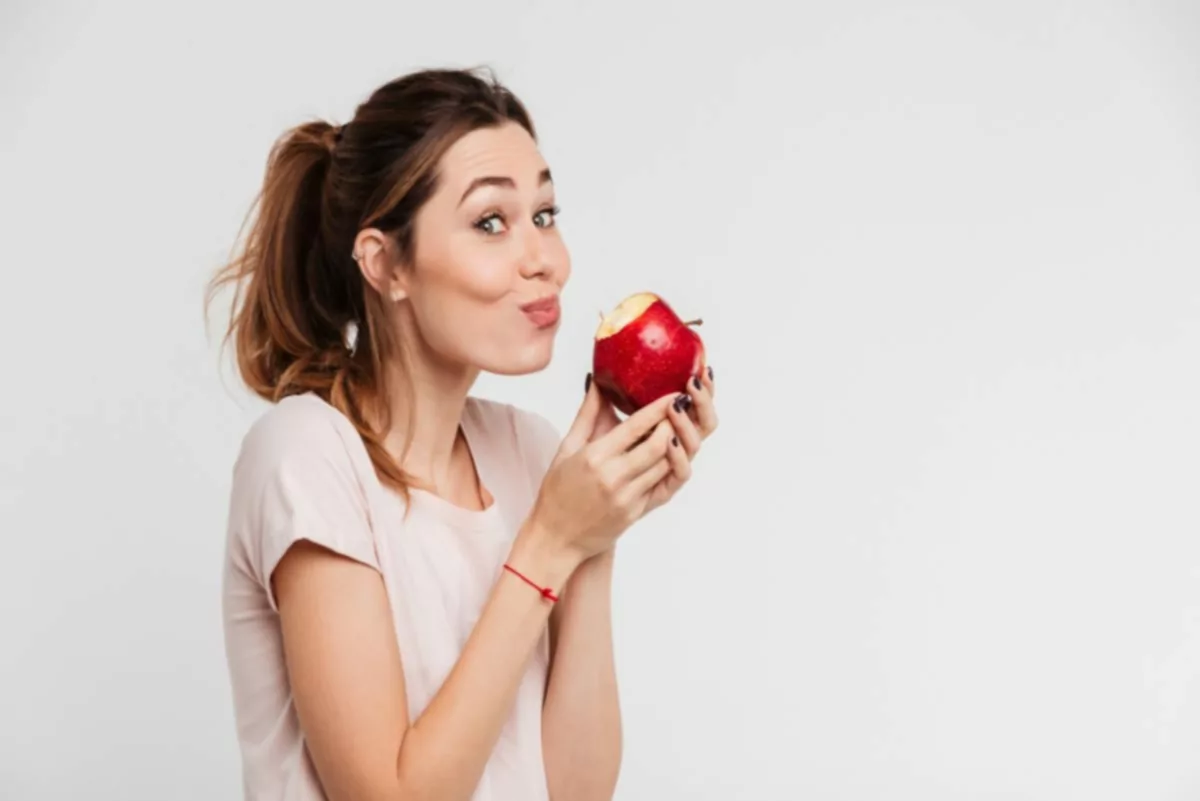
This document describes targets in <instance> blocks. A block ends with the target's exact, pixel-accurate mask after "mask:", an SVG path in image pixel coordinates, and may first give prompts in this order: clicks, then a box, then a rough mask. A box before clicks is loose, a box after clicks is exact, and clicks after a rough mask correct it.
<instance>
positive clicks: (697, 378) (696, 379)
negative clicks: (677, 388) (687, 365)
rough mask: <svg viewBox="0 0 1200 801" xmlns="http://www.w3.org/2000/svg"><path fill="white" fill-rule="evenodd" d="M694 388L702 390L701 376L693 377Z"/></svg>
mask: <svg viewBox="0 0 1200 801" xmlns="http://www.w3.org/2000/svg"><path fill="white" fill-rule="evenodd" d="M692 386H693V387H695V388H696V389H700V376H698V375H694V376H692Z"/></svg>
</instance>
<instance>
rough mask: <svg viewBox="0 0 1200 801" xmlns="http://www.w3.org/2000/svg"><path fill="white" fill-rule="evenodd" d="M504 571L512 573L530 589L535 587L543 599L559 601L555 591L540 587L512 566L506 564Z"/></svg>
mask: <svg viewBox="0 0 1200 801" xmlns="http://www.w3.org/2000/svg"><path fill="white" fill-rule="evenodd" d="M504 569H505V570H507V571H508V572H509V573H512V574H513V575H514V576H516V577H517V578H519V579H521V581H524V582H525V583H526V584H528V585H529V586H530V587H533V588H534V589H535V590H537V591H538V592H539V593H541V595H542V597H543V598H546V599H548V600H551V601H557V600H558V596H557V595H555V594H554V590H552V589H550V588H549V587H539V586H538V585H537V584H535V583H534V582H532V581H530V580H529V579H528V578H526V577H525V576H523V575H521V574H520V573H519V572H517V569H516V568H514V567H513V566H512V565H509V564H505V565H504Z"/></svg>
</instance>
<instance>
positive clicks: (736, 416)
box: [0, 0, 1200, 801]
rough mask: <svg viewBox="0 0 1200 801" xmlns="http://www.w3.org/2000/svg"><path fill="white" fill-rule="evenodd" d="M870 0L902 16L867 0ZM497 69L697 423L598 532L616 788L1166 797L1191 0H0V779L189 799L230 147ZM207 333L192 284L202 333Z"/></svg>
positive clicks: (550, 401)
mask: <svg viewBox="0 0 1200 801" xmlns="http://www.w3.org/2000/svg"><path fill="white" fill-rule="evenodd" d="M902 5H903V7H902ZM477 64H481V65H490V66H492V67H494V68H495V69H496V71H497V73H498V74H499V76H500V77H501V79H502V80H504V81H506V82H507V83H509V84H510V85H511V86H512V87H513V88H514V89H515V90H516V91H517V93H518V94H519V95H520V96H521V97H522V98H523V99H524V100H525V101H526V102H527V103H528V104H529V106H530V107H531V109H532V112H533V114H534V117H535V121H536V124H537V125H538V127H539V132H540V134H541V136H542V140H543V146H544V152H545V154H546V156H547V159H548V160H549V162H550V164H551V166H552V168H553V170H554V173H555V176H556V179H557V185H558V192H559V199H560V201H561V204H562V206H563V216H562V218H561V224H562V226H563V229H564V234H565V236H566V237H567V241H568V244H569V245H570V247H571V248H572V253H573V256H574V262H575V276H574V278H573V280H572V283H571V284H570V285H569V287H568V292H567V295H566V313H567V316H566V319H565V324H564V327H563V331H562V335H561V339H560V341H559V346H558V351H557V355H556V358H555V361H554V363H553V365H552V366H551V368H550V369H549V370H548V371H546V372H545V373H543V374H539V375H537V376H533V377H527V378H523V379H519V380H514V379H505V380H497V379H494V378H489V379H486V380H483V381H481V383H480V384H479V385H478V387H477V391H478V393H479V394H482V395H486V396H491V397H496V398H499V399H502V400H508V401H512V402H516V403H519V404H522V405H525V406H528V407H531V408H535V409H537V410H539V411H541V412H543V413H544V414H546V415H547V416H549V417H550V418H551V419H552V420H554V421H555V422H556V423H558V424H559V425H565V424H566V423H567V422H568V421H569V420H570V419H571V417H572V416H573V414H574V411H575V408H576V404H577V403H578V400H579V396H580V393H581V391H582V384H583V378H584V374H585V372H586V370H587V369H588V364H589V357H590V343H591V335H592V332H593V330H594V327H595V323H596V320H597V310H598V309H600V308H608V307H611V306H612V305H614V304H615V303H616V302H617V301H619V300H620V299H621V298H622V297H624V296H625V295H627V294H630V293H632V292H635V291H640V290H643V289H650V290H654V291H658V292H660V293H662V294H663V295H664V296H665V297H666V298H667V299H668V300H669V301H670V302H671V303H672V304H673V305H674V306H675V307H676V308H677V309H678V310H679V311H680V313H681V314H685V315H688V316H701V317H703V318H704V320H705V325H704V327H703V328H702V329H701V333H702V334H703V335H704V336H705V338H706V340H707V342H708V344H709V350H710V354H711V361H712V363H713V365H714V366H715V368H716V374H717V383H718V387H719V406H720V411H721V415H722V428H721V430H720V432H719V433H718V435H717V436H716V437H715V438H714V439H713V440H711V441H710V442H709V444H708V445H707V447H706V449H705V450H704V451H703V452H702V454H701V455H700V457H699V459H698V461H697V464H696V468H697V472H696V476H695V478H694V479H693V483H692V484H691V485H690V486H689V487H688V490H687V491H686V492H685V493H684V494H683V495H681V496H680V497H679V498H678V499H677V500H676V502H675V503H674V505H673V506H672V507H668V508H667V509H664V510H662V511H661V512H659V513H656V515H655V516H653V517H652V518H650V519H647V521H645V523H644V524H643V525H641V526H640V527H639V528H637V529H635V530H634V531H631V532H630V534H629V536H628V538H627V539H626V540H625V541H624V544H623V545H622V548H621V554H620V556H619V568H618V576H617V584H618V586H617V588H616V609H615V614H616V624H617V647H618V661H619V671H620V679H621V687H622V693H623V700H624V712H625V723H626V732H625V733H626V752H625V762H624V769H623V774H622V778H621V784H620V787H619V792H618V797H619V798H621V799H652V798H654V799H661V798H671V799H675V798H679V799H711V801H735V800H738V799H756V800H757V799H822V801H837V800H841V799H855V800H856V801H857V800H859V799H862V801H885V800H888V801H890V800H892V799H914V800H916V799H920V801H942V800H945V801H951V800H954V801H958V800H959V799H987V800H991V799H1006V800H1007V799H1039V800H1040V799H1045V800H1046V801H1066V799H1087V800H1088V801H1102V800H1104V799H1113V800H1114V801H1116V800H1117V799H1121V800H1125V799H1128V800H1129V801H1135V800H1136V801H1156V800H1158V799H1164V800H1165V799H1180V800H1182V799H1194V798H1197V797H1198V796H1200V759H1198V757H1197V754H1200V536H1198V534H1200V503H1198V498H1200V491H1198V490H1200V460H1198V454H1200V421H1198V417H1197V412H1198V410H1200V373H1198V371H1200V358H1198V357H1200V9H1198V7H1197V6H1196V5H1195V4H1191V3H1185V2H1175V3H1168V2H1158V3H1151V2H1138V3H1134V2H1127V3H1115V2H1105V3H1082V2H1077V3H1068V2H1045V1H1044V0H1039V2H995V3H991V4H986V5H985V4H981V3H953V4H951V3H944V4H929V3H923V4H911V3H910V4H899V3H885V2H878V3H874V4H866V3H822V4H802V5H796V4H782V3H776V2H774V0H770V1H769V2H737V3H712V4H711V5H710V6H709V7H708V10H705V9H704V4H703V3H696V2H686V3H684V2H679V3H653V4H642V3H636V4H635V3H633V2H625V3H611V2H609V3H603V4H599V3H598V4H590V5H589V7H588V8H587V9H585V8H584V7H583V6H582V4H578V5H577V4H566V3H550V2H541V3H535V2H504V3H482V2H473V3H470V4H464V3H445V4H439V3H420V4H417V3H408V4H405V3H374V4H363V3H359V4H357V5H356V4H353V3H350V4H334V3H330V2H322V3H295V2H293V3H277V4H271V5H246V4H242V3H236V4H235V3H223V4H221V3H212V2H207V3H192V4H189V5H188V6H186V7H184V6H182V5H181V4H175V3H156V4H151V3H145V4H142V5H139V6H134V5H131V4H100V3H84V2H75V3H63V2H59V3H36V4H35V3H34V2H32V0H25V2H19V3H15V4H14V3H12V2H9V3H5V5H4V8H3V11H2V12H0V98H2V103H3V105H2V107H0V108H2V111H0V113H2V123H0V147H2V156H0V225H2V226H3V229H2V232H3V238H2V248H3V250H2V251H0V252H2V254H3V276H4V288H3V290H2V291H0V342H2V343H3V367H2V368H0V376H2V378H0V381H2V385H3V395H2V396H0V411H2V413H3V414H2V423H0V534H2V540H0V542H2V543H3V553H2V555H0V602H2V606H0V797H2V798H4V799H14V800H23V799H79V798H88V799H113V800H114V801H117V800H122V801H123V800H124V799H146V800H147V801H150V800H151V799H153V800H154V801H158V800H160V799H197V800H199V799H205V800H208V799H232V798H236V797H238V796H239V793H240V777H239V757H238V753H237V748H236V742H235V739H234V727H233V722H232V711H231V705H230V697H229V690H228V685H227V679H226V674H225V663H224V653H223V645H222V640H221V628H220V618H219V589H220V571H221V558H222V547H223V530H224V514H225V506H224V504H225V502H226V497H227V493H228V490H229V474H230V473H229V471H230V467H231V465H232V460H233V458H234V454H235V451H236V449H237V447H238V444H239V441H240V438H241V436H242V434H243V433H244V432H245V429H246V427H247V426H248V425H249V423H250V422H251V421H252V420H253V419H254V418H255V417H256V416H257V415H258V414H259V413H260V412H261V410H262V407H261V406H260V405H259V404H258V403H256V402H252V401H250V400H249V399H248V398H247V397H246V395H245V393H243V392H242V391H241V390H240V389H239V388H238V385H237V384H236V382H235V381H234V380H233V379H232V378H231V374H230V373H229V371H228V369H227V365H228V362H225V364H226V367H225V368H221V367H219V365H220V364H221V362H219V358H220V354H219V352H218V347H217V346H218V333H219V329H218V328H216V327H214V328H213V329H212V331H211V332H210V333H209V334H208V335H206V333H205V330H204V319H203V315H202V305H201V302H202V296H203V287H204V282H205V281H206V280H207V278H208V276H209V275H210V274H211V272H212V270H213V269H215V268H216V267H217V266H218V265H219V264H220V263H221V261H222V260H223V259H224V258H225V257H226V256H227V255H228V253H229V249H230V248H231V246H232V244H233V240H234V236H235V234H236V231H237V227H238V225H239V224H240V222H241V220H242V217H243V215H244V213H245V212H246V210H247V208H248V205H249V203H250V201H251V200H252V197H253V194H254V192H255V191H256V190H257V188H258V183H259V181H260V179H261V170H262V167H263V165H264V162H265V158H266V154H267V149H268V148H269V146H270V144H271V142H272V141H273V139H274V138H275V137H276V136H277V135H278V134H280V133H281V132H282V131H283V130H284V129H285V128H286V127H288V126H290V125H294V124H296V123H298V122H301V121H303V120H304V119H307V118H309V117H310V116H317V115H320V116H325V117H327V118H330V119H331V120H333V121H334V122H344V121H345V120H346V119H348V118H349V115H350V114H351V113H352V111H353V108H354V105H355V104H356V103H357V102H359V101H360V100H362V99H364V98H365V97H366V95H367V94H368V93H369V92H370V90H371V89H373V88H374V87H375V86H377V85H379V84H381V83H383V82H385V81H387V80H389V79H391V78H393V77H396V76H397V75H399V74H401V73H403V72H406V71H408V70H410V69H414V68H417V67H423V66H473V65H477ZM216 324H219V320H218V321H215V324H214V325H216Z"/></svg>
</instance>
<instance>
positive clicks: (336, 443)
mask: <svg viewBox="0 0 1200 801" xmlns="http://www.w3.org/2000/svg"><path fill="white" fill-rule="evenodd" d="M357 436H358V432H357V431H355V429H354V426H353V425H352V424H351V423H350V421H349V419H347V418H346V416H345V415H343V414H342V413H341V412H340V411H339V410H338V409H336V408H335V407H333V406H332V405H330V404H329V403H327V402H326V401H325V400H324V399H322V398H321V397H320V396H318V395H315V394H313V393H305V394H300V395H290V396H288V397H286V398H283V399H282V400H280V401H278V402H277V403H275V404H273V405H272V406H271V407H270V408H269V409H268V410H267V411H265V412H264V413H263V414H262V415H260V416H259V418H258V419H257V420H255V421H254V422H253V423H252V424H251V425H250V428H249V429H248V430H247V431H246V434H245V436H244V437H243V438H242V444H241V449H240V451H239V453H238V461H237V467H236V469H237V470H238V471H239V472H246V471H250V472H254V473H259V472H264V471H265V472H272V471H274V470H278V469H279V468H280V467H281V466H285V465H287V464H289V463H296V462H301V463H322V464H326V465H331V466H344V467H347V468H350V467H352V466H353V464H354V459H353V453H354V449H353V445H354V440H355V438H357Z"/></svg>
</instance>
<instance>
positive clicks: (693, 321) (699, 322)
mask: <svg viewBox="0 0 1200 801" xmlns="http://www.w3.org/2000/svg"><path fill="white" fill-rule="evenodd" d="M703 324H704V321H703V320H701V319H700V318H699V317H697V318H696V319H695V320H688V321H687V322H686V323H684V325H703Z"/></svg>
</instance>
